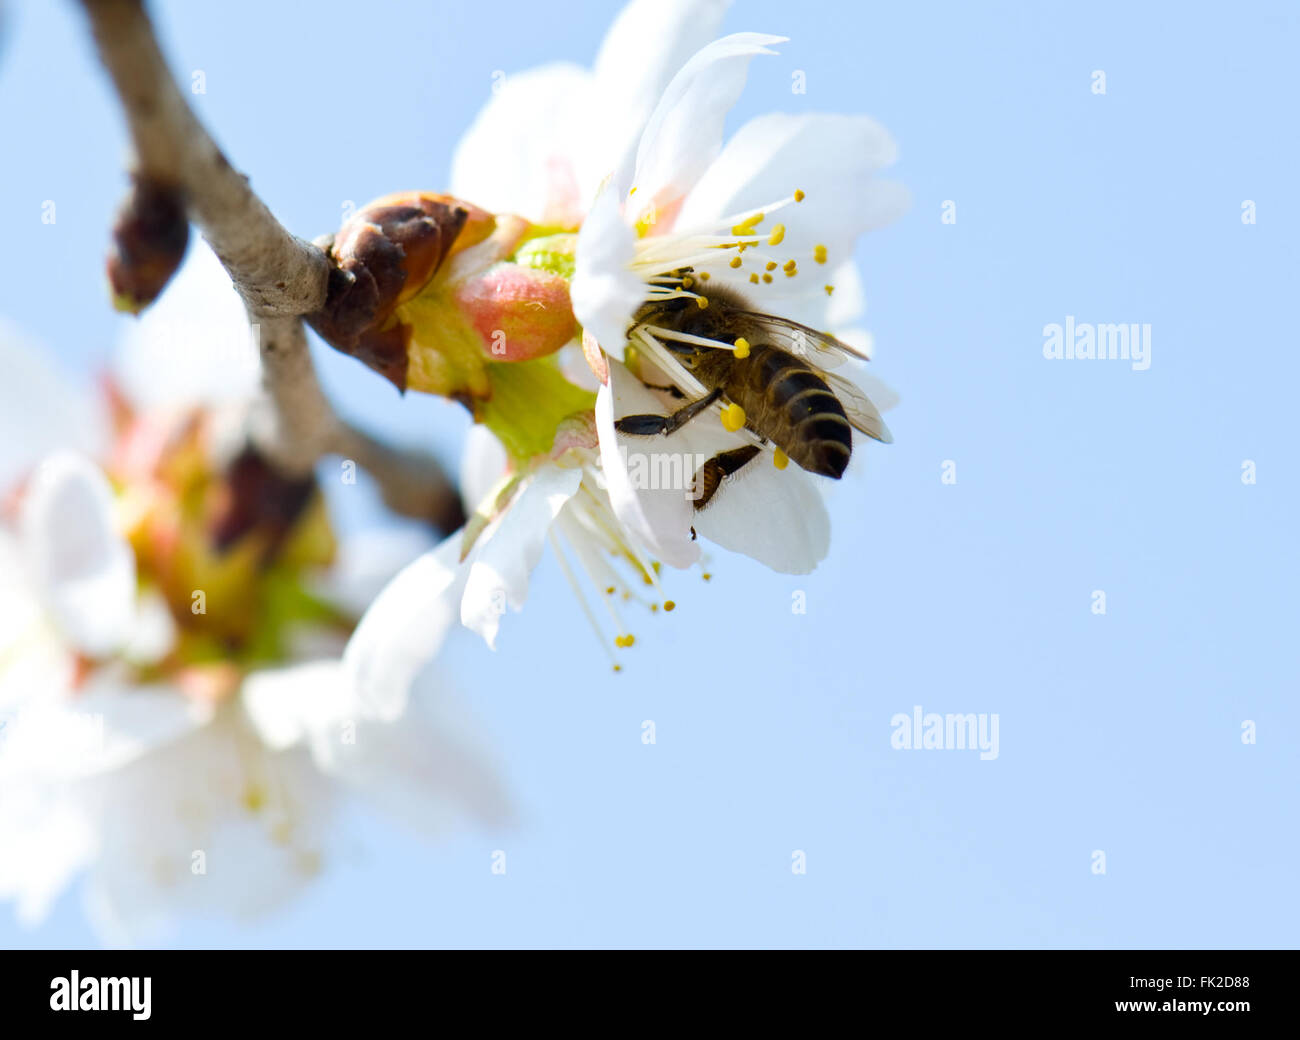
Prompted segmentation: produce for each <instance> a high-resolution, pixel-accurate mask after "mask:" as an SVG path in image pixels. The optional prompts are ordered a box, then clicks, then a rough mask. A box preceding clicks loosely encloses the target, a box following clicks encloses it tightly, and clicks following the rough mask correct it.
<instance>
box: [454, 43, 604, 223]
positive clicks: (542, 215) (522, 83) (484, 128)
mask: <svg viewBox="0 0 1300 1040" xmlns="http://www.w3.org/2000/svg"><path fill="white" fill-rule="evenodd" d="M593 94H594V89H593V81H592V76H591V74H590V73H589V72H587V71H586V70H585V69H582V68H579V67H578V66H576V65H569V64H563V63H557V64H552V65H544V66H541V67H540V68H536V69H530V70H528V71H527V72H520V73H514V74H511V75H509V76H506V77H505V78H504V79H502V80H500V82H499V83H498V84H496V85H495V86H494V88H493V95H492V98H491V100H489V101H488V103H487V104H486V105H485V106H484V107H483V109H482V110H481V111H480V112H479V114H478V117H477V118H476V119H475V120H474V122H473V124H472V125H471V126H470V128H469V129H468V130H467V131H465V134H464V136H463V137H462V138H461V140H460V144H459V145H458V146H457V148H456V154H455V156H454V158H453V159H452V164H451V193H452V194H453V195H455V196H457V197H459V198H463V199H467V200H469V201H472V202H473V203H474V204H475V205H478V206H481V207H483V208H484V209H486V210H488V211H490V212H493V213H515V214H518V215H519V216H521V217H526V218H527V219H529V220H531V221H534V222H537V223H541V222H556V223H565V224H567V223H569V220H565V219H559V220H557V219H556V218H557V216H560V214H558V213H557V212H556V210H557V209H559V210H563V211H569V212H567V213H565V216H568V217H569V218H570V219H573V218H580V217H581V215H582V212H583V210H584V209H585V207H586V204H587V203H588V202H589V201H590V198H589V197H584V196H583V195H582V187H581V185H580V184H579V181H578V170H577V167H578V165H580V164H581V162H582V160H581V158H580V157H581V155H582V154H583V152H584V150H585V142H584V135H585V136H588V137H590V136H592V123H591V122H590V120H588V119H587V118H586V115H587V113H586V109H587V108H588V107H589V106H590V103H591V102H590V99H591V98H592V96H593Z"/></svg>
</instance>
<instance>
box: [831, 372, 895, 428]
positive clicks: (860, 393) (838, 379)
mask: <svg viewBox="0 0 1300 1040" xmlns="http://www.w3.org/2000/svg"><path fill="white" fill-rule="evenodd" d="M821 375H822V378H823V379H825V380H826V383H827V385H828V386H829V387H830V388H831V390H833V391H834V392H835V396H836V397H838V398H839V399H840V404H842V405H843V406H844V414H845V415H847V416H848V417H849V422H850V423H851V424H852V425H853V428H854V429H855V430H860V431H861V432H863V433H865V434H866V435H867V436H868V437H872V438H874V439H875V440H878V441H882V442H884V443H885V444H892V443H893V441H894V435H893V434H892V433H890V432H889V427H888V426H886V425H885V420H884V419H882V418H881V417H880V411H879V409H877V408H876V406H875V405H874V404H872V403H871V398H870V397H868V396H867V392H866V391H865V390H863V389H862V387H860V386H858V384H857V383H854V382H852V381H851V380H848V379H845V378H844V377H843V376H840V375H836V374H835V373H834V372H822V374H821ZM873 382H875V380H873ZM880 387H881V389H882V390H884V389H886V388H885V386H884V384H883V383H881V384H880ZM886 392H887V393H888V394H890V395H891V396H892V397H893V401H891V402H890V403H889V404H883V402H882V404H883V407H885V408H889V407H891V405H892V404H893V403H894V402H895V401H897V400H898V398H897V396H896V395H894V394H893V392H892V391H889V390H886Z"/></svg>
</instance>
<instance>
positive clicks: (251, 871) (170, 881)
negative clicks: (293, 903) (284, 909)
mask: <svg viewBox="0 0 1300 1040" xmlns="http://www.w3.org/2000/svg"><path fill="white" fill-rule="evenodd" d="M77 796H78V797H79V799H80V800H81V802H82V804H83V805H84V807H85V811H86V813H87V814H88V816H89V818H90V819H91V820H93V821H95V824H96V829H97V839H98V855H97V858H96V860H95V863H94V865H93V866H92V867H91V870H90V873H89V875H88V877H87V897H88V901H89V910H90V913H91V917H92V921H93V922H94V924H95V926H96V927H97V929H98V930H99V931H100V934H101V936H102V937H103V938H104V939H105V940H107V941H109V942H114V943H123V942H149V941H157V939H158V938H159V937H160V936H161V935H163V934H165V929H166V928H167V926H168V925H170V924H171V923H172V922H173V921H174V919H175V918H176V917H178V916H180V915H202V916H206V917H212V916H218V917H225V918H234V919H236V920H240V919H249V918H253V917H255V916H257V915H260V914H263V913H266V912H267V911H269V910H271V909H273V908H275V907H277V906H279V905H281V904H282V903H284V902H285V901H286V900H288V899H290V898H291V897H293V896H294V895H296V894H297V893H298V892H299V891H301V890H302V889H303V888H304V887H305V886H306V885H307V884H308V883H309V882H310V881H312V880H313V879H314V878H315V877H316V875H317V874H319V872H320V868H321V862H322V859H321V857H322V852H323V850H325V848H326V845H327V842H328V840H329V836H330V833H331V830H332V828H331V826H330V825H331V822H332V817H333V811H334V808H335V806H336V803H337V800H336V789H335V787H334V785H333V784H332V782H331V781H330V780H329V779H328V778H327V777H325V776H324V775H323V774H322V773H321V772H320V770H318V769H317V768H316V766H315V765H314V763H313V762H312V760H311V757H310V755H309V754H308V753H307V751H306V750H305V749H293V750H290V751H285V752H280V753H273V752H269V751H267V750H266V749H264V748H263V747H262V746H261V744H260V741H259V740H258V738H257V736H256V734H255V733H253V732H252V731H251V730H250V729H249V727H248V723H247V720H246V719H245V717H244V716H243V715H242V713H240V712H239V711H238V708H237V706H234V705H229V706H227V707H226V708H224V709H223V710H222V711H221V712H220V713H219V714H218V716H217V717H216V718H214V719H213V721H212V722H211V723H210V724H209V725H206V726H203V727H200V728H199V729H197V730H194V731H193V732H192V733H190V734H188V735H187V736H185V737H183V738H182V739H180V740H177V741H173V742H171V743H169V744H166V745H164V746H163V747H161V748H158V749H156V750H155V751H153V752H152V753H151V754H148V755H144V756H141V757H140V758H138V759H136V760H134V761H133V762H131V763H129V764H128V765H127V766H125V767H124V768H121V769H116V770H113V771H112V772H110V773H107V774H104V775H103V776H101V777H98V778H97V779H96V780H95V782H94V783H93V784H83V785H81V786H80V787H79V788H78V790H77ZM200 856H201V858H200ZM200 866H201V868H202V869H196V868H198V867H200Z"/></svg>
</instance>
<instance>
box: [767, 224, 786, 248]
mask: <svg viewBox="0 0 1300 1040" xmlns="http://www.w3.org/2000/svg"><path fill="white" fill-rule="evenodd" d="M783 241H785V225H784V224H777V225H776V227H774V228H773V229H772V233H771V234H770V235H768V236H767V244H768V245H769V246H779V245H780V244H781V243H782V242H783Z"/></svg>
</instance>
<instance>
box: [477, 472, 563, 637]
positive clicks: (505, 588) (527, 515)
mask: <svg viewBox="0 0 1300 1040" xmlns="http://www.w3.org/2000/svg"><path fill="white" fill-rule="evenodd" d="M581 482H582V471H581V470H580V469H576V468H574V469H561V468H560V467H558V466H543V467H542V468H541V469H539V470H538V471H537V472H536V473H535V474H534V475H533V476H532V477H530V478H529V479H528V481H527V483H525V484H524V486H523V487H522V488H520V490H519V491H518V492H517V493H516V495H515V498H514V501H512V502H511V503H510V507H509V508H508V509H507V510H506V511H505V513H504V514H502V516H501V517H500V519H499V520H497V521H496V522H495V523H494V524H493V526H491V527H489V528H488V529H487V530H486V531H484V532H483V534H482V535H480V536H479V540H478V542H477V543H476V544H475V547H474V551H473V553H472V554H471V556H470V559H469V577H468V579H467V580H466V583H465V595H464V598H463V599H462V600H461V606H460V619H461V623H462V624H464V625H465V627H466V628H469V629H472V630H473V631H475V632H477V633H479V635H481V636H482V637H483V638H484V639H485V640H486V641H487V644H488V646H490V647H493V648H494V649H495V647H496V637H497V630H498V628H499V627H500V624H501V615H502V614H503V613H505V607H506V605H507V604H508V605H509V606H510V607H511V608H512V609H514V610H520V609H522V607H523V605H524V600H525V599H526V598H527V596H528V578H529V576H530V575H531V574H532V572H533V568H534V567H536V566H537V562H538V561H539V560H540V559H541V557H542V549H543V548H544V547H545V545H546V533H547V531H549V530H550V527H551V523H552V521H554V519H555V517H556V516H557V515H558V514H559V512H560V510H561V509H563V508H564V503H566V502H567V501H569V499H571V498H572V497H573V496H574V494H575V493H576V492H577V490H578V485H579V484H580V483H581Z"/></svg>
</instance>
